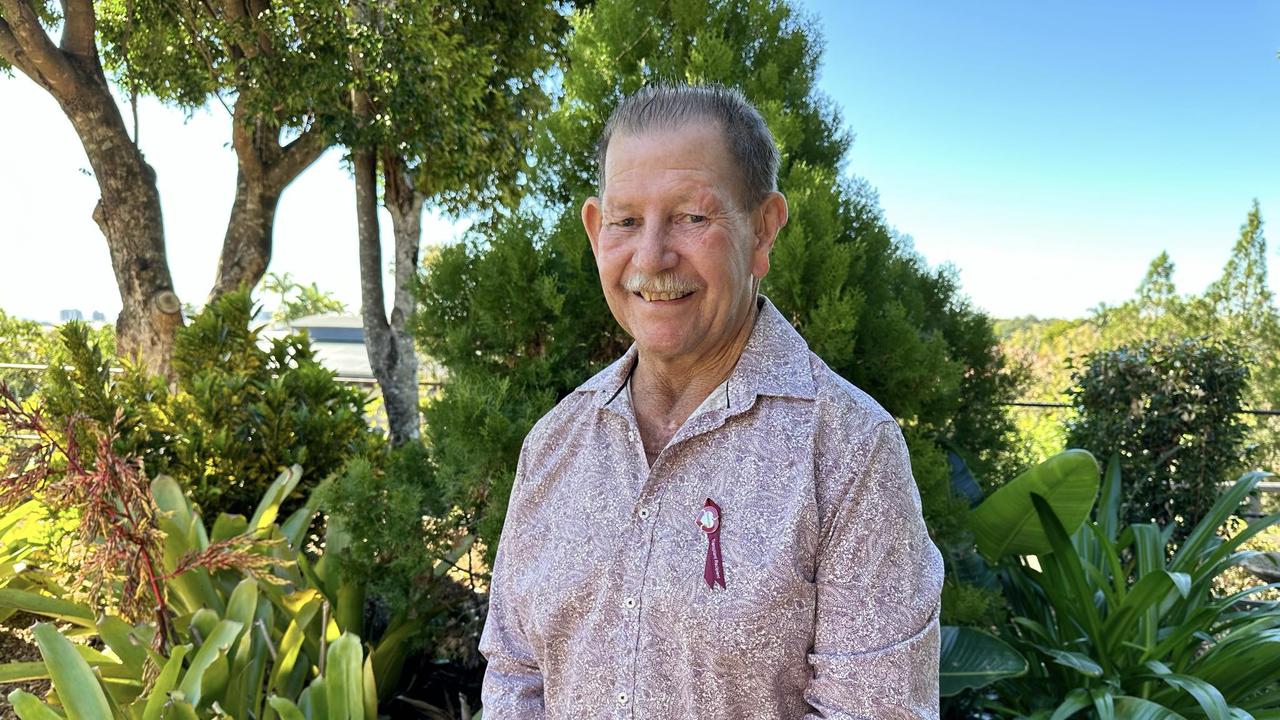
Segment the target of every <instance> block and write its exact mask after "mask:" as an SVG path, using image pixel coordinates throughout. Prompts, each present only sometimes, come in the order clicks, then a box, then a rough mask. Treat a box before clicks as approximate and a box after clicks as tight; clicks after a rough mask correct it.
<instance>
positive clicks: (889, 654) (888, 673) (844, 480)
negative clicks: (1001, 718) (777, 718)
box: [805, 420, 943, 720]
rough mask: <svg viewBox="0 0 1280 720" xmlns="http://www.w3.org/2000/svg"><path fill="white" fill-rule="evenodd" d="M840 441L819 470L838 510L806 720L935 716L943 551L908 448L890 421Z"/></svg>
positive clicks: (821, 571)
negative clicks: (928, 522) (931, 529)
mask: <svg viewBox="0 0 1280 720" xmlns="http://www.w3.org/2000/svg"><path fill="white" fill-rule="evenodd" d="M835 434H836V435H839V433H835ZM845 440H848V441H847V442H844V441H845ZM836 443H838V444H839V445H840V446H839V447H833V448H832V449H831V451H830V454H829V458H830V459H829V460H827V461H826V462H825V463H822V462H820V464H819V468H818V472H819V478H818V480H819V484H820V485H824V484H825V487H827V488H828V489H827V493H828V494H829V496H830V498H831V501H832V510H830V511H829V512H828V513H825V515H826V516H827V517H824V518H823V520H824V521H825V522H824V526H823V527H822V528H821V533H820V536H819V545H818V558H817V565H816V568H815V583H816V585H817V587H816V591H817V617H816V623H815V629H814V644H813V650H812V652H811V653H810V654H809V665H810V668H811V670H812V674H811V677H810V680H809V683H808V686H807V687H806V689H805V700H806V701H807V702H808V703H809V705H810V706H811V707H812V708H813V711H812V712H810V713H808V714H807V715H806V716H805V720H821V719H827V720H926V719H928V720H936V718H938V654H939V628H938V611H939V609H940V607H941V592H942V577H943V573H942V555H941V553H939V552H938V549H937V547H936V546H934V544H933V541H932V540H930V538H929V535H928V531H927V529H926V528H925V524H924V519H923V518H922V516H921V510H920V493H919V490H918V489H917V488H916V484H915V480H914V479H913V478H912V475H911V461H910V458H909V456H908V455H907V447H906V442H905V441H904V439H903V437H902V431H901V430H900V429H899V428H898V425H897V423H896V422H894V421H893V420H885V421H882V422H880V423H879V424H878V425H876V426H875V427H874V428H873V429H872V430H871V431H870V432H869V433H866V435H865V436H864V437H861V438H837V439H836ZM823 465H825V467H823Z"/></svg>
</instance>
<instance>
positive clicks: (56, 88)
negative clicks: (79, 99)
mask: <svg viewBox="0 0 1280 720" xmlns="http://www.w3.org/2000/svg"><path fill="white" fill-rule="evenodd" d="M0 10H2V11H4V15H5V18H6V19H7V20H8V22H9V31H10V33H11V34H12V36H13V38H14V40H15V41H16V43H17V45H18V47H19V48H20V49H21V51H22V53H23V54H24V55H25V56H26V57H27V59H28V62H27V63H24V65H25V66H26V67H28V68H29V69H30V70H32V71H33V72H30V73H27V74H28V75H29V76H30V77H31V79H32V80H35V81H36V82H37V83H39V84H40V85H41V86H42V87H44V89H46V90H48V91H49V92H50V93H51V94H53V95H54V96H55V97H58V98H66V97H70V96H71V95H72V94H73V93H74V92H75V91H76V89H77V86H78V85H79V78H78V77H77V75H76V71H75V68H73V67H72V66H71V63H69V62H67V57H66V56H65V55H63V54H62V52H61V51H60V50H58V48H57V46H55V45H54V44H53V41H52V40H50V39H49V35H48V34H47V33H45V31H44V28H43V27H41V26H40V19H39V18H38V17H36V13H35V10H33V9H32V7H31V4H30V3H29V2H27V0H0ZM14 64H15V65H17V64H18V63H14ZM24 72H26V70H24Z"/></svg>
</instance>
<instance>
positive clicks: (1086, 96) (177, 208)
mask: <svg viewBox="0 0 1280 720" xmlns="http://www.w3.org/2000/svg"><path fill="white" fill-rule="evenodd" d="M800 5H801V7H802V8H804V9H805V12H807V13H809V14H810V15H811V16H812V17H813V18H814V20H815V23H816V24H817V26H818V27H820V28H821V30H822V32H823V34H824V35H825V37H826V39H827V42H826V52H825V54H824V60H823V70H822V74H821V88H822V89H823V91H824V92H826V93H827V94H828V95H830V96H831V97H832V98H833V99H834V100H835V102H836V103H837V104H838V105H839V107H840V108H841V110H842V113H843V117H844V120H845V123H846V125H848V126H849V127H850V129H851V130H852V131H853V132H854V133H855V134H856V136H857V139H856V142H855V144H854V148H853V151H852V153H851V155H850V158H849V171H850V172H852V173H856V174H858V175H861V176H863V177H865V178H866V179H867V180H869V181H870V182H871V183H872V185H874V186H875V187H876V188H877V189H878V191H879V193H880V199H881V205H882V206H883V208H884V211H885V215H886V217H887V219H888V221H889V222H890V223H891V224H892V225H894V226H895V227H896V228H898V229H899V230H900V231H901V232H903V233H906V234H909V235H911V236H912V238H913V239H914V243H915V247H916V249H917V250H918V251H920V252H921V253H922V254H923V255H924V256H925V258H926V259H927V260H928V261H929V262H930V263H932V264H935V265H937V264H941V263H948V264H951V265H953V266H954V267H955V268H956V269H957V271H958V273H959V277H960V280H961V282H962V285H963V289H964V291H965V293H966V294H967V295H968V296H969V297H970V298H971V299H972V300H973V302H974V304H975V305H976V306H977V307H979V308H982V309H984V310H986V311H988V312H990V313H992V314H993V315H995V316H998V317H1008V316H1013V315H1021V314H1036V315H1040V316H1079V315H1082V314H1084V313H1085V312H1087V310H1088V309H1089V308H1090V307H1092V306H1095V305H1097V304H1098V303H1099V302H1109V303H1114V302H1119V301H1122V300H1124V299H1125V298H1127V297H1129V296H1130V294H1131V293H1132V291H1133V288H1134V287H1135V286H1136V285H1137V283H1138V281H1139V280H1140V279H1141V277H1142V275H1143V273H1144V271H1145V269H1146V266H1147V264H1148V262H1149V261H1150V260H1151V258H1153V257H1154V256H1155V255H1157V254H1158V253H1159V252H1160V251H1162V250H1168V251H1169V253H1170V254H1171V255H1172V257H1173V260H1174V262H1175V263H1176V265H1177V268H1178V272H1177V274H1176V276H1175V278H1176V280H1177V281H1178V285H1179V288H1180V289H1181V290H1183V291H1184V292H1185V291H1199V290H1201V289H1203V287H1204V286H1205V285H1207V284H1208V283H1209V282H1210V281H1211V280H1212V279H1213V278H1214V277H1215V276H1216V275H1217V273H1218V272H1219V270H1220V269H1221V267H1222V264H1223V262H1224V261H1225V260H1226V257H1227V253H1228V252H1229V250H1230V247H1231V244H1232V242H1233V241H1234V239H1235V237H1236V235H1237V232H1238V228H1239V226H1240V224H1241V222H1243V220H1244V216H1245V213H1246V212H1247V210H1248V208H1249V205H1250V203H1251V202H1252V199H1253V198H1255V197H1256V198H1258V199H1259V200H1260V201H1261V203H1262V211H1263V216H1264V218H1266V219H1280V60H1277V58H1276V51H1277V50H1280V3H1275V2H1262V1H1261V0H1254V1H1252V2H1249V1H1245V2H1236V3H1156V2H1128V3H1103V2H1076V3H1070V4H1068V3H1061V2H1057V3H1028V2H1008V1H1005V0H984V2H981V3H964V4H960V3H950V2H940V1H932V0H930V1H922V2H917V3H892V2H814V1H810V0H805V1H804V2H801V3H800ZM0 108H5V109H6V110H7V109H8V108H20V109H21V112H19V113H10V112H3V113H0V133H3V136H4V137H19V138H23V142H21V143H18V144H16V145H12V146H10V147H8V148H6V149H5V150H4V152H3V154H2V155H0V157H3V158H4V159H5V162H4V164H3V165H0V218H2V219H3V221H2V224H0V258H3V263H4V266H5V282H4V283H0V308H4V309H5V310H6V311H9V312H14V313H17V314H19V315H22V316H26V317H34V318H37V319H52V318H55V317H56V315H57V311H58V310H59V309H60V308H64V307H74V308H79V309H82V310H84V311H86V312H88V311H92V310H95V309H98V310H103V311H105V312H108V313H109V314H113V313H114V312H115V311H116V310H118V308H119V300H118V297H117V295H116V290H115V284H114V280H113V278H112V274H111V270H110V261H109V258H108V256H107V252H106V246H105V242H104V241H103V240H102V238H101V235H100V234H99V233H98V230H97V228H96V226H94V224H93V222H92V220H91V219H90V213H91V212H92V209H93V205H94V202H95V200H96V188H95V184H94V181H93V179H92V178H91V177H90V176H88V175H87V174H86V172H85V171H84V169H85V168H87V165H88V163H87V161H86V160H85V158H84V154H83V151H82V150H81V149H80V146H79V142H78V141H77V139H76V137H75V135H74V133H73V132H72V131H71V128H70V125H69V124H68V123H67V121H66V120H65V119H64V118H63V117H62V115H61V113H60V112H59V110H58V108H57V105H56V104H55V103H54V102H53V101H52V100H51V99H50V98H49V97H48V96H47V95H46V94H45V93H44V92H43V91H41V90H40V89H39V88H37V87H36V86H34V85H33V84H32V83H31V82H30V81H29V80H27V79H26V78H25V77H22V76H21V75H17V76H15V77H14V78H12V79H7V78H2V77H0ZM140 115H141V122H142V131H141V140H142V146H143V149H144V151H145V152H146V153H147V157H148V159H149V160H150V161H151V163H152V164H153V165H154V166H155V168H156V171H157V174H158V177H159V185H160V192H161V198H162V202H163V204H164V209H165V219H166V232H167V235H168V239H169V257H170V264H171V267H172V270H173V274H174V279H175V284H176V285H177V291H178V294H179V296H180V297H182V298H183V299H184V300H186V301H194V302H199V301H200V300H201V298H202V297H203V295H204V293H205V292H207V290H208V288H209V286H210V285H211V283H212V280H213V273H214V264H215V262H216V260H217V255H218V250H219V247H220V244H221V240H222V233H223V230H224V229H225V225H226V219H227V215H228V213H229V211H230V206H231V200H232V191H233V184H234V173H235V158H234V155H233V154H232V152H231V150H230V149H229V147H228V140H229V137H230V130H229V124H230V120H229V118H228V117H227V116H226V113H225V112H224V111H223V110H222V109H221V107H216V109H209V110H203V111H199V112H197V113H195V114H194V115H193V116H192V117H191V118H189V119H187V118H184V116H183V114H182V113H181V112H178V111H174V110H168V109H165V108H162V107H159V106H158V105H156V104H154V103H151V102H146V101H144V102H143V104H142V107H141V109H140ZM350 182H351V181H350V177H349V175H348V174H347V173H346V171H345V170H344V169H343V168H342V167H341V165H340V159H339V154H338V153H337V152H334V151H331V152H330V153H329V154H327V155H326V156H325V157H324V158H322V159H321V161H320V162H318V163H317V164H316V165H315V166H313V167H312V168H311V169H310V170H308V171H307V172H306V173H305V174H304V175H303V176H302V177H301V178H300V179H299V180H298V181H296V182H295V183H294V185H293V186H291V187H290V188H289V189H288V190H287V191H286V192H285V194H284V197H283V199H282V201H281V206H280V212H279V215H278V217H277V226H276V240H275V255H274V258H273V261H272V264H271V270H273V271H275V272H286V271H287V272H291V273H292V274H293V275H294V276H295V277H296V278H298V279H300V280H303V281H306V282H310V281H316V282H317V283H319V284H320V286H321V287H322V288H326V289H330V290H333V291H335V292H336V293H337V294H338V295H339V296H340V297H342V298H343V299H344V300H345V301H347V302H348V303H349V304H351V305H352V306H353V307H354V306H355V305H357V304H358V301H359V281H358V277H357V271H356V261H357V260H356V251H355V243H354V237H355V220H354V211H353V204H354V201H353V199H352V192H351V185H350ZM385 220H386V219H385V218H384V221H385ZM384 224H388V225H389V222H387V223H384ZM1275 227H1277V226H1276V225H1271V226H1270V228H1272V233H1271V235H1272V236H1273V238H1275V239H1273V242H1272V247H1271V249H1270V259H1271V262H1270V267H1271V277H1272V278H1273V285H1275V284H1276V282H1280V281H1274V279H1275V278H1277V277H1280V252H1278V251H1277V250H1278V249H1280V234H1277V231H1275V230H1274V228H1275ZM426 228H427V230H426V234H425V238H424V239H425V241H426V242H428V243H431V242H447V241H450V240H451V239H452V238H453V237H454V236H455V235H456V230H455V228H454V227H453V226H452V225H451V224H450V223H449V222H448V221H447V220H445V219H443V218H429V219H428V222H427V223H426ZM384 229H386V230H389V227H387V228H384ZM784 241H785V238H784ZM388 255H389V254H388Z"/></svg>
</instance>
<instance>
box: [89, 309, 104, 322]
mask: <svg viewBox="0 0 1280 720" xmlns="http://www.w3.org/2000/svg"><path fill="white" fill-rule="evenodd" d="M91 320H92V321H93V322H106V321H107V315H106V313H104V312H102V311H101V310H94V311H93V315H92V316H91Z"/></svg>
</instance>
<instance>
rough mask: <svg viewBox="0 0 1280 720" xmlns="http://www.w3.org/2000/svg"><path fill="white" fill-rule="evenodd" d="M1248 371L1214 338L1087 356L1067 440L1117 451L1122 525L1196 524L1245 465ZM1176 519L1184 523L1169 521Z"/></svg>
mask: <svg viewBox="0 0 1280 720" xmlns="http://www.w3.org/2000/svg"><path fill="white" fill-rule="evenodd" d="M1248 379H1249V371H1248V368H1247V367H1246V366H1245V364H1244V362H1243V360H1242V358H1241V356H1240V355H1239V353H1238V352H1237V351H1236V350H1235V349H1233V348H1232V346H1230V345H1228V344H1226V343H1223V342H1221V341H1214V340H1208V339H1201V340H1198V341H1197V340H1178V341H1173V342H1170V343H1167V344H1162V343H1159V342H1154V341H1149V342H1145V343H1141V344H1138V345H1132V346H1126V347H1120V348H1117V349H1114V350H1099V351H1095V352H1093V353H1091V354H1089V355H1087V356H1086V357H1085V358H1084V360H1083V363H1082V365H1081V366H1080V367H1079V368H1078V369H1077V370H1076V372H1075V373H1074V381H1075V386H1074V387H1073V389H1072V392H1071V397H1072V402H1073V404H1074V405H1075V406H1076V410H1077V417H1076V418H1075V419H1074V420H1072V421H1071V423H1070V425H1069V428H1068V438H1069V439H1068V444H1069V445H1070V446H1071V447H1080V448H1086V449H1088V450H1090V451H1092V452H1093V453H1094V454H1095V455H1098V456H1100V457H1107V456H1110V455H1112V454H1118V455H1119V457H1120V467H1121V470H1122V472H1123V474H1124V477H1125V478H1126V479H1127V484H1126V487H1125V493H1124V497H1123V498H1121V504H1122V508H1123V510H1122V512H1123V515H1124V517H1125V519H1126V521H1128V522H1134V523H1146V522H1156V523H1159V524H1160V525H1164V526H1170V527H1174V526H1176V527H1178V528H1180V532H1181V529H1182V528H1189V527H1192V526H1194V525H1195V524H1196V523H1197V522H1198V521H1199V520H1200V519H1201V518H1202V517H1204V516H1205V514H1206V513H1207V512H1208V510H1209V508H1210V507H1211V506H1212V505H1213V503H1214V500H1215V499H1216V498H1217V496H1218V493H1219V487H1220V485H1222V484H1223V483H1226V482H1229V481H1230V480H1231V479H1232V478H1233V477H1235V476H1236V475H1237V474H1238V473H1239V471H1240V469H1241V468H1242V466H1243V465H1244V450H1245V447H1244V438H1245V433H1246V431H1247V428H1246V426H1245V424H1244V422H1243V421H1242V419H1241V416H1240V414H1239V412H1240V409H1241V402H1242V398H1243V396H1244V393H1245V390H1246V387H1247V384H1248ZM1178 517H1181V518H1182V520H1183V521H1184V522H1183V523H1182V524H1177V523H1175V520H1176V518H1178Z"/></svg>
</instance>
